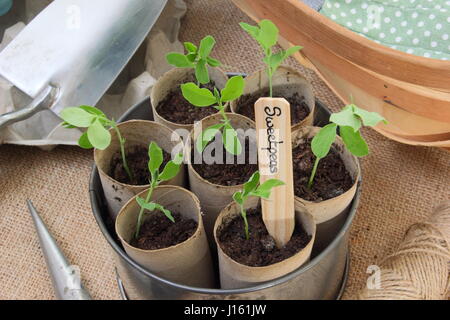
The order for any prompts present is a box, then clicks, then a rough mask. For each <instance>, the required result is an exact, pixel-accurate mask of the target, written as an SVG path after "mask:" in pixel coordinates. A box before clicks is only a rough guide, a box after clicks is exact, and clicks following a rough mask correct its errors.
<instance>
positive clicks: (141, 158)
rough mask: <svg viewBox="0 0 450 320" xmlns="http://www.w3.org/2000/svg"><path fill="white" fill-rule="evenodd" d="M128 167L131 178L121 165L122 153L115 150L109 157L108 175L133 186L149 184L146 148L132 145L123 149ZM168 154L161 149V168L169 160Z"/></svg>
mask: <svg viewBox="0 0 450 320" xmlns="http://www.w3.org/2000/svg"><path fill="white" fill-rule="evenodd" d="M125 157H126V159H127V163H128V167H129V168H130V171H131V174H132V175H133V179H132V180H131V179H130V177H129V176H128V174H127V172H126V171H125V168H124V166H123V161H122V154H121V153H120V151H118V152H116V153H115V154H114V155H113V157H112V159H111V165H110V168H111V171H110V174H109V175H110V176H111V177H112V178H113V179H115V180H117V181H119V182H121V183H126V184H129V185H134V186H142V185H147V184H149V178H150V172H149V171H148V161H149V157H148V149H147V148H144V147H142V146H134V147H132V148H130V149H129V150H125ZM170 159H171V158H170V154H169V153H167V152H165V151H164V150H163V163H162V165H161V167H162V168H164V166H165V165H166V164H167V162H169V161H170Z"/></svg>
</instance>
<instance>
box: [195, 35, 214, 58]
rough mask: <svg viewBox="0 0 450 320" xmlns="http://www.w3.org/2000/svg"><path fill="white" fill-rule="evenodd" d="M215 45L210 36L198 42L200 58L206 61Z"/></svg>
mask: <svg viewBox="0 0 450 320" xmlns="http://www.w3.org/2000/svg"><path fill="white" fill-rule="evenodd" d="M215 44H216V40H214V38H213V37H212V36H206V37H204V38H203V39H202V41H201V42H200V48H199V49H198V54H199V55H200V58H202V59H206V58H207V57H209V55H210V54H211V51H212V50H213V48H214V46H215Z"/></svg>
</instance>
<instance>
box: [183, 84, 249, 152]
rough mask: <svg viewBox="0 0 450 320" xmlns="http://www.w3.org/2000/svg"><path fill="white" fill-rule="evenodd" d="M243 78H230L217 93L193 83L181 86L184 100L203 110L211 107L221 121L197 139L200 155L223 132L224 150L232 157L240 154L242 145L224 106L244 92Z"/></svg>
mask: <svg viewBox="0 0 450 320" xmlns="http://www.w3.org/2000/svg"><path fill="white" fill-rule="evenodd" d="M244 87H245V83H244V78H243V77H242V76H234V77H232V78H230V79H229V80H228V81H227V83H226V85H225V88H224V89H223V90H222V91H220V92H219V90H218V89H217V88H214V92H211V91H210V90H208V89H206V88H200V87H199V86H198V85H196V84H195V83H192V82H190V83H185V84H182V85H181V91H182V92H183V96H184V98H185V99H186V100H187V101H189V103H191V104H192V105H194V106H196V107H199V108H203V107H210V106H213V107H214V108H215V109H217V110H219V113H220V114H221V115H222V120H221V122H220V123H219V124H216V125H213V126H211V127H209V128H207V129H206V130H204V131H203V132H202V133H201V134H200V136H199V137H198V139H197V150H198V151H199V152H200V153H201V152H203V150H204V149H205V148H206V146H207V145H208V143H209V142H211V141H212V140H213V139H214V137H215V136H216V134H217V133H218V132H219V131H221V130H223V134H222V140H223V144H224V146H225V150H227V151H228V152H229V153H231V154H233V155H239V154H241V152H242V145H241V142H240V141H239V138H238V134H237V132H236V130H234V128H233V127H232V126H231V124H230V120H229V119H228V117H227V115H226V113H225V106H224V104H225V103H227V102H229V101H233V100H235V99H237V98H239V97H240V96H241V95H242V93H243V92H244Z"/></svg>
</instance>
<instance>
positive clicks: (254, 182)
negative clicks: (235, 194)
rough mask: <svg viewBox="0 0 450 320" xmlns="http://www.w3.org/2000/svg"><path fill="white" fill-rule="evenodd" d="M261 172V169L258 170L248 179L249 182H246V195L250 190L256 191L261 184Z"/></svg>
mask: <svg viewBox="0 0 450 320" xmlns="http://www.w3.org/2000/svg"><path fill="white" fill-rule="evenodd" d="M259 179H260V174H259V171H256V172H255V173H254V174H253V175H252V176H251V177H250V180H248V182H247V183H245V184H244V192H243V194H244V195H248V194H250V192H252V191H254V190H255V189H256V187H257V186H258V184H259Z"/></svg>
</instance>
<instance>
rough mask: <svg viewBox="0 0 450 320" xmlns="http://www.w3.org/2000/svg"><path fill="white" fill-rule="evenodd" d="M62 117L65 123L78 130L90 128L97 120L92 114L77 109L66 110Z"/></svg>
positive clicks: (62, 112)
mask: <svg viewBox="0 0 450 320" xmlns="http://www.w3.org/2000/svg"><path fill="white" fill-rule="evenodd" d="M60 116H61V118H62V119H63V120H64V121H65V122H67V123H68V124H70V125H72V126H75V127H78V128H87V127H89V126H90V125H91V123H92V121H94V119H95V116H94V115H92V114H91V113H89V112H87V111H85V110H83V109H81V108H75V107H71V108H66V109H64V110H63V111H61V114H60Z"/></svg>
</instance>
